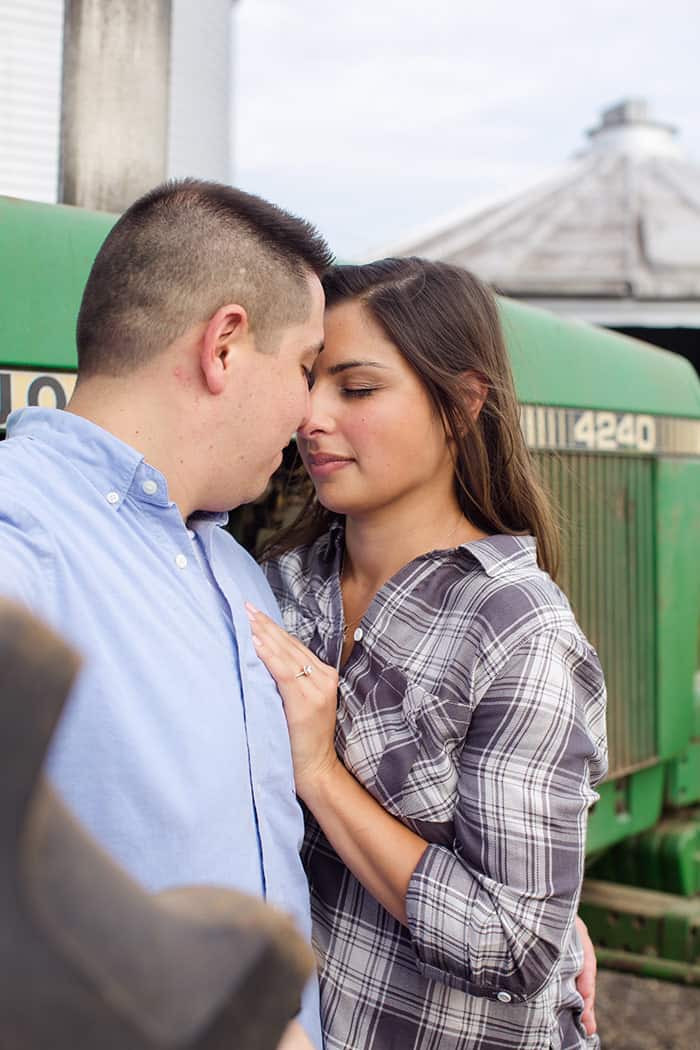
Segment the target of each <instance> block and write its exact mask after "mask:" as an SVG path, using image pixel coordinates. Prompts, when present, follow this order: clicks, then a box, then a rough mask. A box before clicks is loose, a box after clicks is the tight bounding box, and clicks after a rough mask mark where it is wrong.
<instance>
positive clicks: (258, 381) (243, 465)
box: [227, 275, 325, 505]
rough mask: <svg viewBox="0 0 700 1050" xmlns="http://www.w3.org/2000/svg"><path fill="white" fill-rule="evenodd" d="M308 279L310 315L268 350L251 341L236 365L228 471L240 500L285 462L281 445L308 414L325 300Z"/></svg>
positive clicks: (255, 492)
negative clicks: (310, 388)
mask: <svg viewBox="0 0 700 1050" xmlns="http://www.w3.org/2000/svg"><path fill="white" fill-rule="evenodd" d="M307 281H308V286H309V311H308V315H307V317H306V319H305V320H304V321H303V322H302V323H301V324H297V325H290V326H289V327H286V328H284V329H280V330H279V331H278V332H276V333H273V334H272V335H271V336H269V337H268V339H267V340H266V346H265V351H264V352H262V351H259V350H257V349H255V348H254V346H252V347H251V352H250V353H248V354H247V355H246V356H245V358H244V360H242V361H241V363H240V367H239V368H237V370H236V372H237V374H236V382H235V387H236V390H235V404H234V405H232V406H231V411H232V413H233V414H234V416H235V418H232V419H231V425H232V430H233V434H232V437H231V441H230V443H229V446H228V450H227V451H228V457H229V460H228V465H227V472H228V470H230V471H231V474H230V477H231V481H232V483H233V486H235V487H234V491H235V492H236V498H237V505H238V504H241V503H248V502H250V501H251V500H254V499H257V497H258V496H260V495H261V494H262V493H263V492H264V491H265V487H266V485H267V483H268V481H269V480H270V477H271V475H272V474H273V473H274V471H275V470H276V469H277V467H278V466H279V465H280V463H281V462H282V449H284V448H285V446H286V445H288V444H289V442H290V440H291V438H292V435H293V434H294V433H295V431H296V430H298V428H299V427H300V426H302V425H303V423H304V422H305V420H306V418H307V416H308V412H309V377H310V373H311V370H312V368H313V366H314V363H315V361H316V358H317V356H318V354H319V351H320V349H321V347H322V345H323V309H324V302H325V300H324V295H323V288H322V287H321V282H320V281H319V280H318V278H317V277H316V276H314V275H309V277H308V279H307Z"/></svg>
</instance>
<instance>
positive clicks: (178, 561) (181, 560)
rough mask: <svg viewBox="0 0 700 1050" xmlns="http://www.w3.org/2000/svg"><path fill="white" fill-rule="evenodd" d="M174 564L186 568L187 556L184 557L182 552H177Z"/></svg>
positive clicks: (179, 567)
mask: <svg viewBox="0 0 700 1050" xmlns="http://www.w3.org/2000/svg"><path fill="white" fill-rule="evenodd" d="M175 564H176V565H177V567H178V569H186V568H187V558H186V557H185V555H184V554H178V555H177V557H176V558H175Z"/></svg>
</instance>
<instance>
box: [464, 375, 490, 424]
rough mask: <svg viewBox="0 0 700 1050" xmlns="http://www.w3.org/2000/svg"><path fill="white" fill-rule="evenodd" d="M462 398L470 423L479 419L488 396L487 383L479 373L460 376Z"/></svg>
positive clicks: (484, 377)
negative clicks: (462, 390)
mask: <svg viewBox="0 0 700 1050" xmlns="http://www.w3.org/2000/svg"><path fill="white" fill-rule="evenodd" d="M461 378H462V383H463V387H464V396H465V397H466V399H467V404H468V406H469V409H468V410H469V416H470V418H471V421H472V423H475V422H476V420H477V419H478V418H479V413H480V412H481V410H482V408H483V407H484V402H485V401H486V398H487V397H488V394H489V382H488V379H487V378H486V376H485V375H483V373H481V372H474V371H471V370H470V371H469V372H464V373H463V374H462V377H461Z"/></svg>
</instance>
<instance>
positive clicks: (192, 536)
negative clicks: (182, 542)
mask: <svg viewBox="0 0 700 1050" xmlns="http://www.w3.org/2000/svg"><path fill="white" fill-rule="evenodd" d="M187 535H188V536H189V538H190V539H191V540H193V539H194V529H188V530H187Z"/></svg>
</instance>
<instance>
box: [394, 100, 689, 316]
mask: <svg viewBox="0 0 700 1050" xmlns="http://www.w3.org/2000/svg"><path fill="white" fill-rule="evenodd" d="M588 136H589V139H590V142H589V145H588V147H587V149H585V150H584V151H582V153H581V154H579V156H578V157H577V158H576V159H575V160H574V161H573V162H571V163H570V164H569V166H568V167H567V168H565V169H562V171H561V173H560V174H558V175H557V176H555V177H554V178H553V179H550V180H549V181H547V182H545V183H542V184H541V185H539V186H536V187H535V188H534V189H532V190H529V191H528V192H526V193H523V194H521V195H519V196H517V197H514V198H512V199H510V200H507V201H505V202H502V203H499V204H496V205H494V206H493V207H489V208H486V209H484V210H481V211H478V212H476V213H474V212H472V213H471V214H468V213H467V214H465V215H464V216H463V217H462V218H459V217H458V218H453V219H452V220H451V221H450V222H448V223H444V222H443V223H440V224H439V225H436V226H435V227H434V228H433V229H432V230H431V231H428V232H427V233H425V234H424V235H423V236H422V237H418V238H417V239H413V240H411V241H409V242H407V243H404V244H402V245H401V246H400V249H399V251H398V254H401V255H409V254H415V255H424V256H427V257H428V258H434V259H443V260H445V261H449V262H453V263H457V264H458V265H461V266H465V267H467V268H469V269H471V270H474V271H475V272H476V273H478V274H479V275H480V276H481V277H482V278H483V279H485V280H487V281H489V282H490V283H492V284H493V285H495V287H496V288H498V289H499V290H501V291H503V292H504V293H506V294H507V295H511V296H515V297H517V298H520V299H526V300H530V301H533V302H541V303H542V305H546V306H548V307H550V308H554V309H557V304H558V305H559V307H561V305H563V304H562V302H561V300H562V299H566V300H568V301H573V300H578V305H579V306H580V307H581V308H580V309H572V310H571V312H572V313H575V314H576V315H577V316H579V317H582V316H585V315H586V313H587V312H588V314H589V316H590V319H591V320H595V321H598V322H603V323H608V324H614V323H624V321H621V318H622V315H623V314H624V315H625V316H627V317H628V319H629V320H630V321H631V320H638V319H639V310H640V306H642V304H644V306H643V308H644V309H646V310H647V311H648V312H649V314H650V316H652V315H653V317H654V323H657V324H669V323H674V324H676V323H679V321H678V319H676V320H673V318H677V316H678V315H679V313H680V314H681V315H682V316H683V318H684V320H682V321H680V323H681V324H683V323H685V324H691V325H693V326H695V325H697V324H699V323H700V165H698V164H695V163H692V162H691V161H689V160H688V159H686V158H685V157H684V155H683V151H682V149H681V147H680V145H679V143H678V141H677V133H676V129H675V128H673V127H671V126H670V125H667V124H662V123H659V122H657V121H654V120H652V119H651V118H650V117H649V115H648V111H647V106H646V104H645V103H644V102H643V101H642V100H639V99H627V100H626V101H624V102H621V103H619V104H618V105H616V106H612V107H610V108H609V109H607V110H605V111H604V112H603V114H602V120H601V122H600V124H599V125H598V126H597V127H595V128H593V129H592V130H590V131H589V132H588ZM395 253H396V250H395ZM591 300H594V302H591ZM601 300H603V301H605V302H606V303H607V306H606V305H605V303H604V302H601ZM572 305H573V302H572ZM586 306H587V307H588V310H586ZM604 309H607V312H608V317H607V319H605V318H603V317H602V316H601V310H604ZM647 323H648V322H647Z"/></svg>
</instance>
